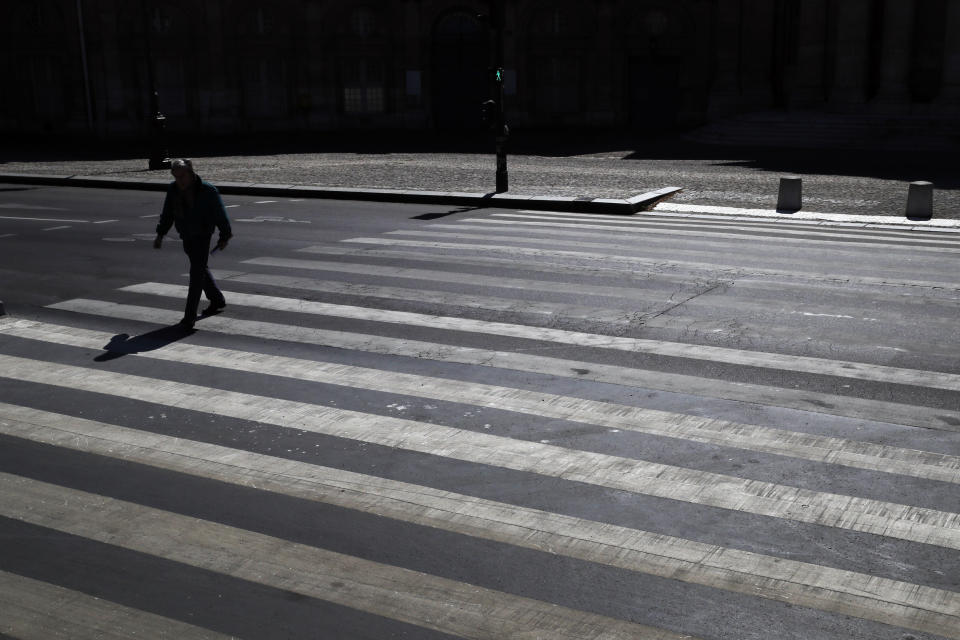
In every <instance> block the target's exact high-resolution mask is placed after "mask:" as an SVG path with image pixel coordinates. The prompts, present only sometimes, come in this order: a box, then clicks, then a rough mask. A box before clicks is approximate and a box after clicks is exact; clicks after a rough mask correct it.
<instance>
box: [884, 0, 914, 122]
mask: <svg viewBox="0 0 960 640" xmlns="http://www.w3.org/2000/svg"><path fill="white" fill-rule="evenodd" d="M913 16H914V0H885V1H884V3H883V44H882V46H881V49H880V87H879V90H878V92H877V97H876V99H875V101H874V107H875V108H876V109H877V110H879V111H883V112H892V113H905V112H907V111H909V110H910V54H911V45H912V40H913V38H912V36H913Z"/></svg>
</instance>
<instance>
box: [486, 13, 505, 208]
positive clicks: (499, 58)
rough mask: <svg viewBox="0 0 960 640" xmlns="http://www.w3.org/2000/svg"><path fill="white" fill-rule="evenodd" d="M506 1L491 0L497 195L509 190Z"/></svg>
mask: <svg viewBox="0 0 960 640" xmlns="http://www.w3.org/2000/svg"><path fill="white" fill-rule="evenodd" d="M505 4H506V0H491V2H490V22H491V26H492V27H493V34H494V45H493V57H494V61H493V69H494V70H493V83H494V87H493V94H494V100H495V101H496V103H497V111H496V131H495V138H494V140H495V142H496V152H497V187H496V192H497V193H506V191H507V189H508V188H509V174H508V173H507V139H508V138H509V137H510V128H509V127H508V126H507V121H506V113H505V110H504V105H503V28H504V22H505V20H506V8H505V6H504V5H505Z"/></svg>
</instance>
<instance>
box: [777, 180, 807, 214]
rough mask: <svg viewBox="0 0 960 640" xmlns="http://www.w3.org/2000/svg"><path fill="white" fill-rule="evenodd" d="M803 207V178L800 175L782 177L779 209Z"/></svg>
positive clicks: (786, 209)
mask: <svg viewBox="0 0 960 640" xmlns="http://www.w3.org/2000/svg"><path fill="white" fill-rule="evenodd" d="M802 207H803V179H802V178H800V177H799V176H786V177H783V178H780V192H779V193H778V194H777V211H787V212H789V211H800V209H801V208H802Z"/></svg>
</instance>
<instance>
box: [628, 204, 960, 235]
mask: <svg viewBox="0 0 960 640" xmlns="http://www.w3.org/2000/svg"><path fill="white" fill-rule="evenodd" d="M653 211H654V212H670V213H707V214H713V215H723V216H746V217H750V218H777V219H778V220H783V221H789V220H818V221H822V222H847V223H860V224H863V225H864V226H866V225H870V224H879V225H894V226H898V227H907V228H916V229H924V228H930V227H933V228H941V229H960V220H942V219H937V218H933V219H931V220H908V219H907V218H900V217H896V216H864V215H848V214H841V213H818V212H815V211H803V210H800V211H797V212H795V213H779V212H777V211H775V210H771V209H741V208H737V207H718V206H711V205H702V204H679V203H674V202H661V203H659V204H657V205H656V206H655V207H654V208H653ZM638 215H641V216H642V215H643V214H638ZM934 215H936V213H934Z"/></svg>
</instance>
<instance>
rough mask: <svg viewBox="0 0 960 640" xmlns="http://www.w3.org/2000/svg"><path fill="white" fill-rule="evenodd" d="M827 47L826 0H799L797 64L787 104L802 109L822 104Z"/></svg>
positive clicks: (824, 92) (824, 94)
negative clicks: (801, 0)
mask: <svg viewBox="0 0 960 640" xmlns="http://www.w3.org/2000/svg"><path fill="white" fill-rule="evenodd" d="M826 51H827V3H826V0H804V1H803V2H801V3H800V23H799V25H798V29H797V66H796V72H795V74H794V80H793V82H794V84H793V87H792V91H791V92H790V106H792V107H796V108H800V109H803V108H806V107H819V106H822V105H823V103H824V100H825V99H826V88H825V87H824V78H823V70H824V60H825V59H826Z"/></svg>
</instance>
